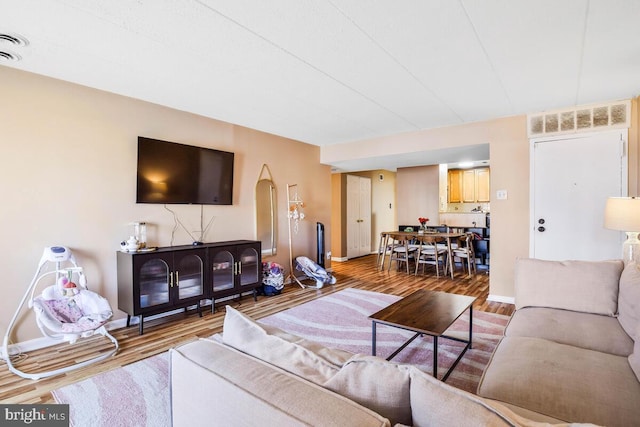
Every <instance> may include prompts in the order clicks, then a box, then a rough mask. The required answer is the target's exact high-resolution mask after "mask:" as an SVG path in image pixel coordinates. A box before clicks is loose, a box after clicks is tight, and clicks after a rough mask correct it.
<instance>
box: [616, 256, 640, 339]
mask: <svg viewBox="0 0 640 427" xmlns="http://www.w3.org/2000/svg"><path fill="white" fill-rule="evenodd" d="M618 320H619V321H620V324H621V325H622V327H623V328H624V330H625V331H626V332H627V334H629V335H630V336H631V337H632V338H633V339H634V340H635V341H638V340H640V334H639V333H638V332H637V331H639V330H640V329H639V327H640V268H639V266H638V265H637V264H636V263H635V262H630V263H628V264H627V266H626V267H625V268H624V270H623V271H622V276H620V296H619V297H618Z"/></svg>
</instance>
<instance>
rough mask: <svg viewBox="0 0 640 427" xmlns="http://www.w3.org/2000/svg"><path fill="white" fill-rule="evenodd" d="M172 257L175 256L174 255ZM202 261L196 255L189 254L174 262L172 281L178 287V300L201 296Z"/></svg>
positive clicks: (202, 282)
mask: <svg viewBox="0 0 640 427" xmlns="http://www.w3.org/2000/svg"><path fill="white" fill-rule="evenodd" d="M174 256H177V254H176V255H174ZM202 264H203V261H202V258H201V257H199V256H198V255H194V254H190V255H185V256H182V257H180V258H179V259H176V260H175V266H174V268H175V277H174V280H175V282H176V284H177V286H178V298H179V299H184V298H190V297H197V296H200V295H202V294H203V288H204V280H203V271H204V269H203V266H202Z"/></svg>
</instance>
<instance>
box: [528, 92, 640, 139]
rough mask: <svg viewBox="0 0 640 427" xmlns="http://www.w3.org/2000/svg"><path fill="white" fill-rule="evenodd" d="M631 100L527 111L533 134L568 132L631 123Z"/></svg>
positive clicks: (626, 126)
mask: <svg viewBox="0 0 640 427" xmlns="http://www.w3.org/2000/svg"><path fill="white" fill-rule="evenodd" d="M630 116H631V101H630V100H625V101H615V102H609V103H605V104H597V105H590V106H584V107H574V108H571V109H566V110H556V111H548V112H542V113H534V114H529V115H527V125H528V126H527V131H528V134H529V137H530V138H534V137H542V136H547V135H559V134H565V133H579V132H593V131H599V130H609V129H618V128H628V127H629V126H630Z"/></svg>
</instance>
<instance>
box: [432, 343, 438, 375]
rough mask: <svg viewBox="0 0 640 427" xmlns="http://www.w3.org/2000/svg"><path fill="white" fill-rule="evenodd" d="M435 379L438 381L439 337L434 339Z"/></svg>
mask: <svg viewBox="0 0 640 427" xmlns="http://www.w3.org/2000/svg"><path fill="white" fill-rule="evenodd" d="M433 377H434V378H435V379H438V337H437V336H434V337H433Z"/></svg>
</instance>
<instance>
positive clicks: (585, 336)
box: [504, 307, 633, 356]
mask: <svg viewBox="0 0 640 427" xmlns="http://www.w3.org/2000/svg"><path fill="white" fill-rule="evenodd" d="M504 335H505V336H509V337H514V336H515V337H533V338H544V339H548V340H551V341H555V342H557V343H561V344H568V345H573V346H576V347H582V348H587V349H590V350H596V351H602V352H604V353H611V354H616V355H618V356H628V355H630V354H631V352H632V351H633V340H632V339H631V338H630V337H629V335H627V333H626V332H625V331H624V329H622V326H620V322H618V319H616V318H615V317H610V316H603V315H599V314H590V313H582V312H578V311H568V310H558V309H556V308H544V307H525V308H522V309H520V310H517V311H516V312H515V313H513V316H511V319H510V320H509V324H508V325H507V328H506V329H505V331H504Z"/></svg>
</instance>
